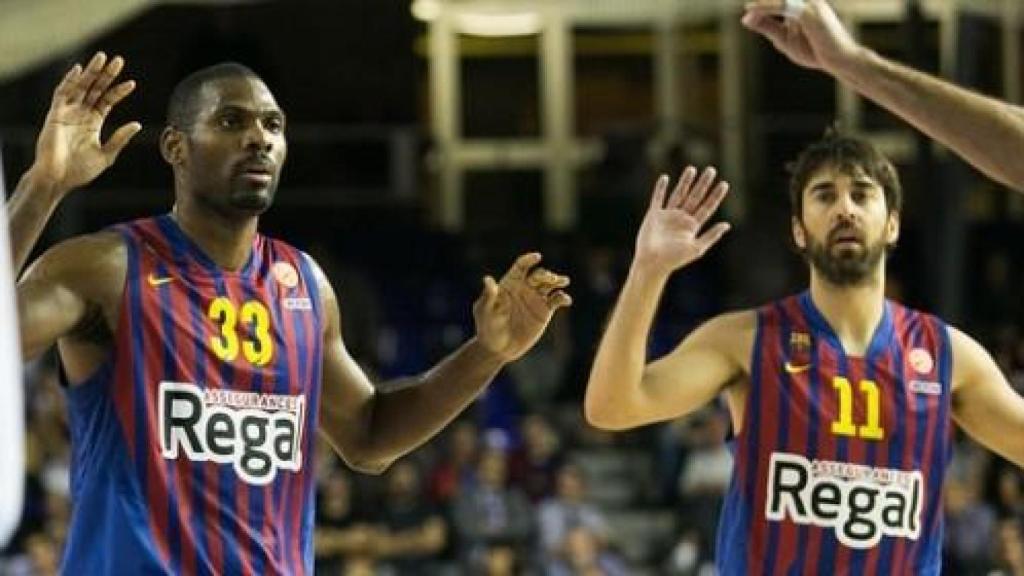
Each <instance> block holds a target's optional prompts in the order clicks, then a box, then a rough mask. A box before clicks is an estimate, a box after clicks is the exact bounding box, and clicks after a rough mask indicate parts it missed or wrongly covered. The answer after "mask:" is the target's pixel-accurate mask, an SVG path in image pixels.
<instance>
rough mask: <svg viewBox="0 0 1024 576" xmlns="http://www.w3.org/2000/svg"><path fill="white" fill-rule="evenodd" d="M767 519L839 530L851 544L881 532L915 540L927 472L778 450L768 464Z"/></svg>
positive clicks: (860, 545)
mask: <svg viewBox="0 0 1024 576" xmlns="http://www.w3.org/2000/svg"><path fill="white" fill-rule="evenodd" d="M767 480H768V494H767V498H766V499H765V516H766V517H767V518H768V520H771V521H775V522H782V521H785V520H789V521H791V522H793V523H795V524H803V525H812V526H819V527H822V528H831V529H833V530H835V533H836V538H837V539H838V540H839V541H840V542H842V543H843V544H845V545H846V546H849V547H850V548H857V549H866V548H872V547H874V546H876V545H878V542H879V541H880V540H881V539H882V536H891V537H898V538H909V539H910V540H917V539H918V537H919V536H920V534H921V508H922V503H923V502H924V497H925V495H924V477H923V475H922V474H921V472H920V471H919V470H914V471H910V472H907V471H903V470H894V469H891V468H876V467H872V466H865V465H862V464H850V463H848V462H834V461H829V460H814V461H811V460H808V459H807V458H804V457H803V456H800V455H799V454H788V453H785V452H774V453H773V454H772V455H771V461H770V464H769V466H768V478H767Z"/></svg>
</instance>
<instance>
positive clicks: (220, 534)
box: [8, 53, 570, 574]
mask: <svg viewBox="0 0 1024 576" xmlns="http://www.w3.org/2000/svg"><path fill="white" fill-rule="evenodd" d="M123 65H124V61H123V60H122V59H121V58H120V57H116V58H113V59H110V60H108V59H107V58H106V56H105V55H104V54H102V53H100V54H97V55H96V56H95V57H93V58H92V60H91V61H90V62H89V63H87V65H86V66H84V67H82V66H77V65H76V66H75V67H74V68H72V69H71V70H70V71H69V72H68V74H67V75H66V76H65V77H64V79H63V81H61V83H60V85H59V86H58V87H57V89H56V91H55V92H54V96H53V101H52V104H51V107H50V110H49V113H48V115H47V118H46V121H45V124H44V126H43V129H42V131H41V133H40V135H39V139H38V143H37V149H36V158H35V162H34V164H33V165H32V166H31V167H30V169H29V170H28V171H27V172H26V174H25V175H24V176H23V178H22V179H21V181H20V183H19V184H18V188H17V190H16V191H15V194H14V197H13V198H12V200H11V202H10V204H9V206H8V208H9V211H10V223H11V231H12V243H13V250H14V254H15V263H14V265H15V267H16V268H18V267H20V266H21V265H22V263H23V262H24V260H25V258H26V255H27V254H28V252H29V250H30V249H31V246H32V245H33V244H34V242H35V241H36V239H37V237H38V235H39V232H40V230H41V229H42V228H43V226H44V224H45V221H46V220H47V218H48V216H49V215H50V214H51V213H52V212H53V210H54V208H55V207H56V206H57V204H58V203H59V202H60V201H61V200H62V199H63V198H64V197H65V196H66V195H67V194H68V193H70V192H71V191H72V190H74V189H76V188H79V187H81V186H84V185H86V184H88V183H89V182H90V181H92V180H93V179H94V178H96V177H97V176H98V175H99V174H101V173H102V172H103V171H104V170H105V169H106V168H108V167H109V166H110V165H111V164H112V163H113V162H114V160H115V159H116V157H117V154H118V153H119V152H120V151H121V150H122V149H124V147H125V145H126V144H127V143H128V141H129V140H130V139H131V137H132V136H133V135H134V134H135V133H137V132H138V131H139V129H140V126H139V125H138V124H137V123H129V124H125V125H124V126H121V127H119V128H118V129H117V130H115V131H114V132H113V135H112V136H111V137H110V139H109V140H108V141H107V142H106V143H103V142H101V139H100V131H101V129H102V127H103V123H104V120H105V119H106V118H107V116H108V114H109V112H110V110H111V108H112V107H114V106H115V105H116V104H117V103H118V102H119V101H121V100H122V99H123V98H124V97H125V96H127V95H128V94H129V93H130V92H131V91H132V89H133V88H134V83H133V82H131V81H120V82H119V81H118V80H117V78H118V76H119V74H120V72H121V70H122V67H123ZM160 150H161V153H162V155H163V157H164V158H165V159H166V161H167V162H168V163H169V164H170V166H171V169H172V171H173V173H174V194H175V204H174V208H173V210H172V211H171V212H170V213H168V214H164V215H161V216H157V217H155V218H147V219H142V220H137V221H133V222H127V223H124V224H121V225H117V226H114V227H113V228H111V229H109V230H106V231H103V232H99V233H96V234H90V235H86V236H82V237H79V238H74V239H72V240H69V241H66V242H63V243H61V244H58V245H57V246H55V247H54V248H52V249H50V250H49V251H47V252H46V253H45V254H44V255H43V256H42V257H40V258H39V260H38V261H36V262H35V263H34V264H33V265H32V266H31V267H30V268H29V269H28V271H27V272H26V273H25V275H24V277H23V278H22V279H21V281H20V283H19V285H18V289H17V297H18V311H19V313H20V317H21V341H22V348H23V354H24V356H26V357H28V356H33V355H35V354H37V353H39V352H40V351H42V350H44V349H46V348H48V347H49V346H51V345H53V344H54V343H57V345H58V349H59V352H60V358H61V362H62V365H63V369H64V371H65V374H66V378H67V381H68V383H69V388H68V397H69V402H68V403H69V410H70V416H71V418H70V422H71V429H72V440H73V446H74V454H73V466H72V484H73V488H72V491H73V499H74V503H75V504H74V513H73V515H72V522H71V526H70V530H69V537H68V542H67V545H66V550H65V555H64V560H63V570H64V571H66V572H68V573H74V574H157V573H159V574H164V573H184V574H195V573H201V574H306V573H309V572H311V571H312V566H313V524H314V518H313V514H314V502H313V498H314V488H315V487H314V470H313V469H312V466H313V457H314V454H313V453H314V450H313V442H314V437H315V433H316V432H317V431H319V432H320V433H321V434H322V435H323V436H324V437H325V438H326V439H327V440H328V441H329V442H330V443H331V444H332V445H333V446H334V448H335V449H336V450H337V451H338V453H339V454H340V455H341V456H342V457H343V458H344V459H345V460H346V461H347V462H348V463H349V464H350V465H351V466H352V467H353V468H356V469H359V470H363V471H370V472H378V471H381V470H383V469H384V468H385V467H386V466H387V465H388V464H389V463H391V462H393V461H394V460H395V459H396V458H398V457H400V456H401V455H403V454H405V453H407V452H409V451H410V450H412V449H414V448H415V447H416V446H418V445H420V444H422V443H423V442H425V441H426V440H427V439H428V438H430V437H431V436H433V435H434V434H435V433H436V432H437V431H438V430H440V429H441V428H442V427H443V426H444V425H445V424H446V423H447V422H448V421H450V420H451V419H452V418H453V417H454V416H455V415H456V414H457V413H458V412H459V411H461V410H462V409H463V408H464V407H465V406H466V405H467V404H469V403H470V402H471V401H472V400H473V398H474V397H475V396H476V395H477V394H478V393H479V392H480V391H481V390H482V389H483V387H484V386H486V384H487V383H488V382H489V381H490V380H491V379H492V378H493V377H494V375H495V374H496V373H497V372H498V371H499V370H500V369H501V368H502V366H504V365H505V364H506V363H508V362H510V361H512V360H515V359H516V358H518V357H520V356H521V355H522V354H523V353H525V352H526V350H528V349H529V348H530V347H531V346H532V345H533V344H534V343H535V342H536V341H537V339H538V338H539V337H540V335H541V333H542V331H543V330H544V328H545V327H546V326H547V323H548V321H549V320H550V319H551V316H552V314H553V313H554V312H555V310H557V309H558V308H560V307H563V306H566V305H568V304H569V303H570V299H569V296H568V295H567V294H566V293H565V292H564V291H563V288H565V287H566V286H567V284H568V279H567V278H566V277H564V276H560V275H557V274H554V273H552V272H550V271H548V270H545V269H543V268H540V267H538V263H539V261H540V255H539V254H536V253H531V254H527V255H524V256H521V257H520V258H519V259H518V260H517V261H516V263H515V264H514V265H513V266H512V268H511V269H510V270H509V271H508V273H507V274H505V276H504V277H503V278H502V279H501V280H500V282H496V281H495V280H494V279H493V278H491V277H486V278H485V279H484V287H483V291H482V294H481V296H480V297H479V299H478V300H477V301H476V303H475V304H474V305H473V314H474V318H475V322H476V336H475V337H474V338H472V339H471V340H469V341H468V342H467V343H466V344H464V345H463V346H462V347H460V348H459V349H458V350H456V351H455V352H454V353H452V354H451V355H450V356H449V357H447V358H445V359H444V360H442V361H441V362H440V363H439V364H438V365H437V366H435V367H433V368H432V369H430V370H429V371H427V372H425V373H423V374H421V375H419V376H416V377H414V378H411V379H409V383H410V384H413V385H412V386H406V387H390V386H389V387H387V389H389V390H391V389H393V388H401V389H400V390H398V391H394V392H388V393H379V392H377V391H375V388H374V386H372V385H371V383H370V381H369V380H368V379H367V377H366V375H364V374H363V372H362V371H361V370H360V368H359V367H358V366H357V365H356V363H355V362H354V361H353V360H352V358H351V357H350V356H349V354H348V353H347V351H346V349H345V344H344V342H343V341H342V337H341V317H340V312H339V309H340V306H339V303H338V301H337V299H336V297H335V293H334V291H333V290H332V288H331V285H330V283H329V282H328V281H327V279H326V278H325V277H324V275H323V273H322V272H321V271H320V269H319V268H318V267H317V265H316V264H315V263H314V262H313V261H312V260H311V259H310V258H309V257H308V256H306V255H305V254H304V253H302V252H300V251H298V250H296V249H295V248H292V247H290V246H288V245H287V244H285V243H283V242H280V241H277V240H273V239H270V238H267V237H264V236H262V235H260V234H259V233H258V232H257V221H258V219H259V216H260V215H261V214H262V213H263V212H264V211H265V210H266V209H267V208H269V207H270V205H271V202H272V200H273V198H274V193H275V191H276V188H277V183H278V177H279V175H280V172H281V168H282V166H283V164H284V161H285V153H286V140H285V115H284V113H283V112H282V111H281V109H280V107H279V106H278V105H277V102H276V101H275V99H274V96H273V95H272V94H271V92H270V90H269V89H268V88H267V86H266V85H265V84H264V83H263V81H262V80H260V78H259V77H257V76H256V75H255V74H254V73H253V72H252V71H251V70H249V69H247V68H245V67H242V66H241V65H238V64H221V65H217V66H213V67H210V68H206V69H203V70H200V71H198V72H196V73H194V74H192V75H190V76H189V77H187V78H185V79H184V80H183V81H182V82H181V83H180V84H179V85H178V86H177V87H176V89H175V90H174V93H173V95H172V96H171V100H170V106H169V113H168V125H167V127H166V128H165V129H164V130H163V132H162V134H161V137H160ZM325 225H327V223H325Z"/></svg>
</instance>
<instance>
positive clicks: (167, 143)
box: [160, 126, 185, 166]
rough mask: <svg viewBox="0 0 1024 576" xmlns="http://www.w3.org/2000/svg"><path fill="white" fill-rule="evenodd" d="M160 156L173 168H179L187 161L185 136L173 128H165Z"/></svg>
mask: <svg viewBox="0 0 1024 576" xmlns="http://www.w3.org/2000/svg"><path fill="white" fill-rule="evenodd" d="M160 155H161V156H163V157H164V160H166V161H167V163H168V164H170V165H171V166H177V165H179V164H181V163H182V161H183V160H184V159H185V134H184V133H183V132H182V131H181V130H178V129H177V128H175V127H173V126H166V127H164V131H163V132H161V133H160Z"/></svg>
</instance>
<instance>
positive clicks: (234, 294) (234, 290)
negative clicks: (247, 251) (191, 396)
mask: <svg viewBox="0 0 1024 576" xmlns="http://www.w3.org/2000/svg"><path fill="white" fill-rule="evenodd" d="M224 286H225V287H226V288H227V291H228V298H229V299H230V300H231V301H232V302H233V303H234V305H235V309H236V310H238V311H239V315H238V316H239V317H238V324H237V331H238V337H239V346H240V348H239V352H238V357H237V358H236V359H235V362H234V364H235V378H234V382H228V383H227V384H228V385H229V386H230V387H231V388H232V389H233V390H239V391H246V392H249V391H252V389H253V387H252V371H253V370H254V369H255V368H254V367H253V366H252V365H251V364H249V362H248V360H246V358H245V353H244V351H243V350H242V349H241V346H244V344H243V343H244V342H245V341H246V340H248V339H249V338H248V331H249V325H248V324H247V323H246V322H245V321H244V320H243V319H242V317H241V310H242V306H243V305H244V304H245V302H246V301H247V300H248V295H247V294H245V292H244V291H243V290H242V288H241V286H240V285H239V282H238V279H237V278H236V277H234V276H232V277H226V278H225V279H224ZM273 465H274V464H271V466H273ZM232 473H234V471H232ZM235 478H236V479H235V515H234V516H233V517H232V520H233V521H234V523H235V526H234V528H235V530H234V531H235V533H236V542H235V551H236V553H237V554H238V557H239V560H240V561H241V565H242V574H245V575H248V574H253V572H254V571H253V567H252V557H251V556H250V552H249V551H250V550H251V544H250V540H251V539H252V534H251V533H250V527H249V483H248V482H245V481H244V480H242V479H241V478H238V477H237V476H236V477H235Z"/></svg>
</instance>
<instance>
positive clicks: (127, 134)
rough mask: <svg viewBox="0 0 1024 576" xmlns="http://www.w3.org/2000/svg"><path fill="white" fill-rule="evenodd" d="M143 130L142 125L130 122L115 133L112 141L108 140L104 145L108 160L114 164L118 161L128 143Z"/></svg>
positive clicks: (111, 137) (111, 138)
mask: <svg viewBox="0 0 1024 576" xmlns="http://www.w3.org/2000/svg"><path fill="white" fill-rule="evenodd" d="M141 130H142V124H139V123H138V122H129V123H127V124H125V125H124V126H121V127H120V128H118V129H117V130H116V131H114V133H113V134H112V135H111V136H110V139H109V140H107V143H106V144H104V145H103V153H104V154H106V156H107V159H108V160H109V161H110V162H111V163H113V162H114V160H116V159H117V156H118V154H120V153H121V150H124V147H125V146H127V145H128V142H129V141H131V139H132V138H134V137H135V135H136V134H138V133H139V132H140V131H141Z"/></svg>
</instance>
